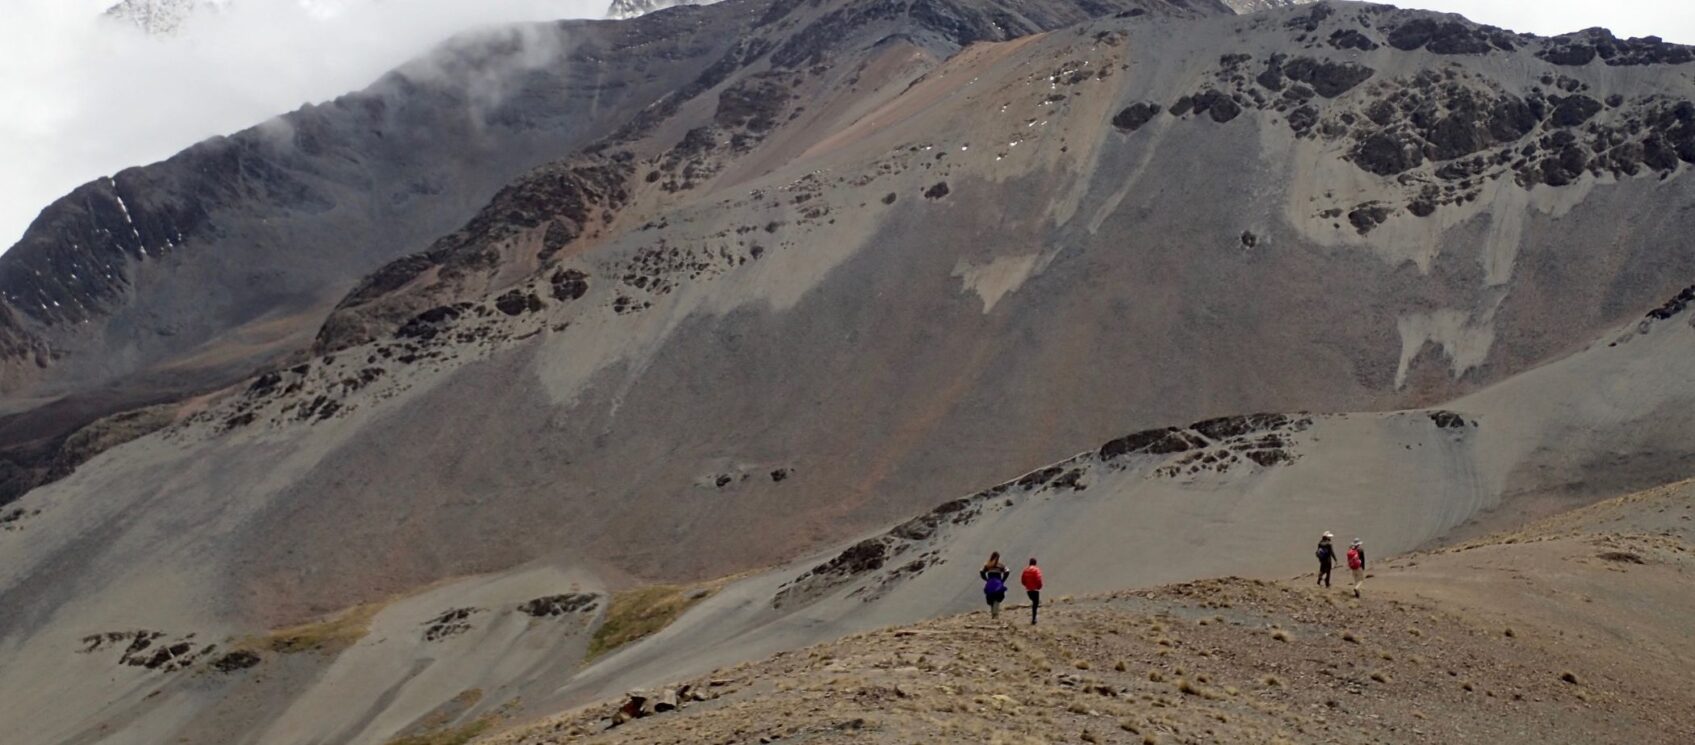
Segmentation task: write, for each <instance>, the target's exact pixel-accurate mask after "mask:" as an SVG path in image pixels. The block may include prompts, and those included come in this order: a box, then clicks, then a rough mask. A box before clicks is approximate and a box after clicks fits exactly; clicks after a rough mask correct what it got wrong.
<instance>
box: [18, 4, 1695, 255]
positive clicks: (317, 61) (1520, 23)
mask: <svg viewBox="0 0 1695 745" xmlns="http://www.w3.org/2000/svg"><path fill="white" fill-rule="evenodd" d="M3 2H4V3H5V5H6V12H5V14H4V18H5V20H4V23H0V50H4V51H3V52H0V102H4V105H3V106H0V249H4V248H7V247H10V246H11V245H12V244H13V243H14V242H16V241H17V239H18V238H19V237H20V236H22V235H23V232H24V229H25V228H26V227H27V226H28V224H29V222H30V220H32V219H34V218H35V215H36V214H37V213H39V212H40V210H41V208H42V207H45V206H46V205H47V204H48V203H49V202H51V201H52V200H53V199H55V198H57V197H59V196H61V195H63V194H65V193H66V192H69V191H70V190H71V189H72V188H74V187H76V186H77V185H78V184H81V183H84V182H86V181H89V180H91V179H94V178H98V177H100V176H105V175H109V174H112V173H115V172H116V171H118V170H121V169H123V168H124V167H126V166H131V165H140V164H146V163H151V162H154V161H157V160H161V159H163V158H166V157H168V156H170V155H171V154H172V153H175V152H177V151H178V150H181V149H183V148H185V147H187V146H188V145H191V144H193V143H194V142H197V141H199V140H201V139H204V138H206V137H209V136H211V135H214V134H221V133H228V132H233V131H236V130H239V129H242V128H245V127H247V126H251V125H253V124H256V123H258V122H260V121H263V120H265V119H267V118H269V117H271V116H275V115H277V114H281V113H284V112H287V111H291V110H293V109H295V108H298V107H299V106H300V105H301V104H304V103H307V102H316V101H323V100H326V99H329V98H333V97H334V96H336V95H339V94H341V93H345V92H348V91H351V90H355V89H358V88H362V87H364V86H365V85H366V84H368V83H370V82H371V81H373V80H375V79H376V78H377V77H378V76H379V75H381V74H382V73H383V72H384V71H386V70H388V69H390V68H393V67H395V66H396V65H398V64H400V63H401V62H403V61H405V60H406V59H408V58H410V57H412V56H414V55H417V54H419V53H420V52H422V51H424V50H426V49H427V48H429V47H430V46H431V45H433V44H435V43H436V42H438V41H440V40H441V39H443V38H446V37H447V36H449V35H451V34H452V33H454V32H456V31H459V30H462V29H466V28H471V27H475V26H478V25H484V24H493V23H502V22H509V21H523V20H541V19H548V18H571V17H599V16H600V15H601V14H603V13H604V12H605V10H606V6H607V4H608V2H607V0H228V4H227V6H226V7H227V9H226V10H224V11H223V12H219V13H210V14H202V15H200V16H197V17H195V18H193V19H192V20H191V21H190V23H189V25H188V26H187V27H185V28H184V29H182V30H181V32H180V33H178V34H176V35H174V36H172V37H168V38H148V37H146V36H144V35H143V34H141V33H139V32H137V31H135V30H133V29H130V28H127V27H124V26H121V25H119V24H115V23H109V22H103V21H102V19H101V18H100V13H101V11H103V10H104V9H105V8H106V7H107V6H109V5H111V4H112V3H113V2H116V0H3ZM1401 5H1403V6H1409V7H1423V8H1432V9H1438V10H1445V11H1453V12H1459V13H1464V14H1465V15H1467V16H1469V17H1471V18H1472V19H1474V20H1477V21H1481V22H1485V23H1491V24H1494V25H1497V26H1504V27H1507V28H1511V29H1513V30H1515V31H1531V32H1535V33H1539V34H1557V33H1563V32H1566V31H1573V30H1577V29H1581V28H1587V27H1589V26H1606V27H1608V28H1611V29H1612V30H1613V31H1614V32H1615V33H1618V34H1619V35H1621V36H1644V35H1649V34H1654V35H1659V36H1662V37H1664V38H1666V39H1667V40H1668V41H1680V42H1684V43H1695V1H1692V0H1608V1H1606V2H1598V1H1597V0H1414V1H1413V2H1405V3H1401Z"/></svg>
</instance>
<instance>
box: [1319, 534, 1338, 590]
mask: <svg viewBox="0 0 1695 745" xmlns="http://www.w3.org/2000/svg"><path fill="white" fill-rule="evenodd" d="M1335 537H1336V536H1335V534H1333V533H1331V532H1330V531H1328V530H1326V531H1324V536H1323V537H1322V538H1319V539H1318V582H1317V584H1321V585H1324V586H1325V587H1329V586H1330V565H1331V564H1334V563H1336V547H1335V546H1334V545H1332V544H1331V543H1330V541H1331V539H1333V538H1335Z"/></svg>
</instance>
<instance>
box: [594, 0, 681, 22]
mask: <svg viewBox="0 0 1695 745" xmlns="http://www.w3.org/2000/svg"><path fill="white" fill-rule="evenodd" d="M699 4H700V3H699V2H697V0H612V4H611V5H609V6H607V8H606V17H607V18H611V19H614V20H623V19H626V18H635V17H636V16H644V15H647V14H649V13H652V12H654V11H656V10H664V9H666V8H671V7H675V6H678V5H699Z"/></svg>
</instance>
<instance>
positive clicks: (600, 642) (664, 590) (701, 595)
mask: <svg viewBox="0 0 1695 745" xmlns="http://www.w3.org/2000/svg"><path fill="white" fill-rule="evenodd" d="M710 595H711V592H710V591H708V590H704V589H702V588H692V587H683V586H680V585H652V586H649V587H639V588H636V589H634V590H626V591H624V592H620V593H618V594H617V595H614V596H613V597H612V602H611V604H610V605H608V606H607V609H606V620H604V621H602V622H601V624H600V628H597V629H595V630H594V637H593V638H591V639H589V648H588V659H590V660H592V659H594V658H596V657H599V656H600V655H603V654H606V653H607V652H610V651H612V650H614V649H617V648H619V647H621V646H624V645H625V644H629V643H630V642H633V641H635V640H637V639H641V638H642V637H645V636H649V635H651V634H654V633H656V632H658V631H659V630H660V629H663V628H665V627H666V626H668V625H670V623H671V622H672V621H675V620H677V617H678V616H680V615H682V614H683V611H686V610H688V609H689V608H690V607H693V606H694V604H695V603H698V602H700V601H702V600H705V599H706V598H707V597H709V596H710Z"/></svg>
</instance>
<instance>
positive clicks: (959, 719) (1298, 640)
mask: <svg viewBox="0 0 1695 745" xmlns="http://www.w3.org/2000/svg"><path fill="white" fill-rule="evenodd" d="M1371 569H1372V571H1371V572H1370V575H1369V578H1368V580H1367V583H1366V587H1365V591H1364V596H1363V597H1362V598H1360V599H1355V598H1354V597H1353V596H1352V594H1351V593H1350V592H1348V591H1347V590H1346V589H1344V588H1343V587H1341V585H1342V584H1345V583H1343V582H1340V581H1339V582H1338V586H1336V587H1334V588H1321V587H1315V586H1313V584H1312V583H1311V577H1310V575H1309V576H1308V577H1304V578H1298V579H1290V580H1273V581H1266V580H1248V579H1239V578H1225V579H1209V580H1200V581H1195V582H1186V583H1182V584H1177V585H1167V586H1162V587H1157V588H1152V589H1148V590H1132V591H1123V592H1115V593H1109V594H1104V595H1090V596H1076V597H1071V596H1062V597H1059V599H1058V600H1057V601H1050V604H1048V605H1047V606H1046V607H1045V608H1044V610H1043V615H1042V620H1041V623H1040V624H1038V625H1036V626H1030V625H1029V624H1028V621H1027V616H1026V615H1024V613H1025V611H1024V608H1023V607H1022V606H1021V605H1020V604H1018V603H1014V604H1013V605H1012V607H1011V608H1010V609H1008V611H1007V612H1006V616H1005V617H1004V618H1003V619H1001V620H999V621H994V620H991V619H989V617H988V614H987V612H986V611H981V610H979V611H976V612H972V613H968V614H964V615H959V616H953V617H949V618H943V619H938V620H935V621H930V622H926V623H922V624H917V625H913V626H902V627H894V628H887V629H879V630H876V631H871V632H866V633H861V634H855V635H852V636H849V637H847V638H844V639H841V640H838V641H834V642H831V643H827V644H821V645H818V646H814V647H809V648H806V649H801V650H796V651H793V652H788V653H784V654H780V655H777V656H776V657H773V658H771V659H768V660H762V661H758V662H752V663H747V664H742V665H737V666H734V667H730V668H726V669H721V670H717V671H714V672H713V673H711V674H710V675H706V676H702V677H699V678H694V679H692V680H689V681H686V682H684V681H677V682H676V683H674V684H673V685H671V686H667V687H660V688H656V689H654V690H651V691H642V692H637V693H635V694H632V696H631V697H626V698H620V699H617V700H614V701H613V702H611V703H609V704H606V703H603V704H600V705H596V706H591V707H588V708H585V709H583V710H580V711H578V712H575V713H572V714H568V715H565V716H561V717H557V718H554V719H551V720H547V721H545V722H542V723H539V724H535V725H530V726H524V727H519V728H517V729H514V730H512V731H510V732H505V733H502V734H499V735H497V736H491V737H488V738H486V739H483V740H478V742H486V743H489V744H490V745H493V744H495V743H500V744H501V745H552V744H553V743H567V742H571V743H575V742H584V743H743V742H807V743H815V742H817V743H821V742H844V743H846V742H1000V743H1050V742H1085V743H1089V742H1095V743H1106V742H1115V743H1214V742H1259V743H1295V742H1334V743H1377V742H1408V743H1414V742H1416V743H1452V742H1522V743H1534V742H1548V743H1566V742H1570V743H1580V742H1597V741H1602V742H1641V743H1676V742H1687V741H1688V740H1689V738H1691V737H1695V725H1692V724H1691V723H1690V722H1688V721H1687V720H1686V717H1684V716H1683V715H1682V712H1684V711H1688V709H1689V706H1690V705H1691V703H1692V701H1691V698H1690V696H1691V694H1690V691H1691V683H1695V680H1691V676H1692V675H1695V673H1692V672H1691V668H1690V667H1689V666H1688V665H1687V664H1649V665H1644V664H1642V663H1643V661H1644V660H1646V659H1656V660H1663V661H1665V662H1667V663H1672V661H1674V660H1681V661H1687V660H1689V659H1691V654H1692V653H1695V643H1692V642H1691V640H1692V639H1695V633H1692V632H1695V629H1692V628H1691V623H1692V622H1691V620H1690V619H1691V618H1692V617H1695V616H1691V611H1692V610H1695V606H1692V605H1691V601H1690V598H1691V595H1690V594H1689V593H1688V590H1689V588H1690V586H1691V584H1690V583H1691V582H1692V581H1695V486H1692V485H1691V484H1689V483H1681V484H1677V485H1673V486H1670V487H1664V488H1660V489H1656V490H1653V491H1650V492H1645V493H1641V494H1636V495H1632V496H1629V497H1625V498H1621V499H1617V500H1611V501H1608V502H1605V503H1602V504H1600V505H1597V506H1595V507H1591V508H1588V509H1585V510H1580V511H1578V512H1575V513H1569V514H1564V515H1561V516H1559V517H1557V518H1554V519H1550V520H1548V521H1545V522H1541V523H1537V524H1534V525H1532V526H1529V527H1527V528H1524V529H1522V530H1517V531H1513V532H1511V533H1502V534H1494V535H1491V536H1489V537H1487V538H1484V539H1479V540H1473V541H1468V542H1466V543H1463V544H1461V545H1457V546H1452V547H1448V548H1444V549H1439V550H1435V551H1431V552H1423V553H1415V554H1410V555H1405V556H1399V557H1396V558H1395V559H1393V560H1390V561H1384V562H1378V563H1376V565H1375V566H1373V567H1371ZM1054 579H1055V580H1056V581H1055V582H1054V584H1055V586H1059V587H1062V586H1063V585H1062V582H1063V579H1062V578H1060V577H1059V576H1058V575H1057V574H1056V575H1055V576H1054ZM678 691H681V697H680V699H679V698H678V696H677V692H678ZM679 701H680V703H678V702H679ZM655 704H658V706H657V708H656V707H655ZM674 706H675V707H677V708H673V707H674ZM633 715H639V716H633Z"/></svg>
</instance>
